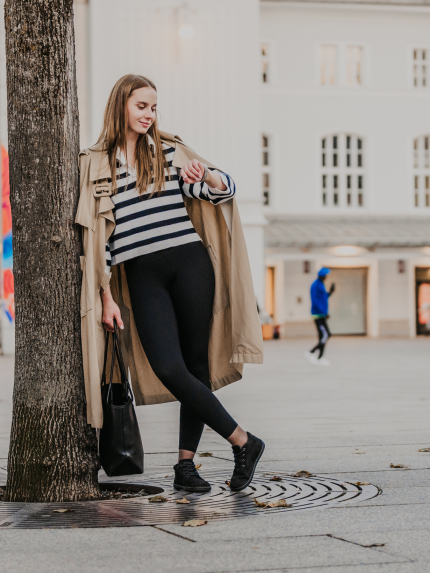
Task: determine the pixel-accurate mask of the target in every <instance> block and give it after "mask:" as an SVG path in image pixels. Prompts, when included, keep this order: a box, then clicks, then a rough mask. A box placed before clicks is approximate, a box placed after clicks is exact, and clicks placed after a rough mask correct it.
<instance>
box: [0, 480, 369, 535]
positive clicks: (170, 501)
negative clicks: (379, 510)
mask: <svg viewBox="0 0 430 573" xmlns="http://www.w3.org/2000/svg"><path fill="white" fill-rule="evenodd" d="M230 471H231V470H227V471H226V470H212V471H211V470H207V471H201V472H200V473H201V475H202V476H203V477H204V478H205V479H206V480H208V481H209V482H210V483H211V484H212V491H210V492H209V493H187V492H184V491H176V490H175V489H174V488H173V486H172V479H173V474H170V475H169V476H166V475H165V474H159V475H152V476H145V477H144V476H131V477H130V478H128V479H127V478H123V479H121V478H116V479H115V480H113V479H112V480H110V481H111V482H113V481H115V482H116V483H118V482H121V483H124V484H125V483H127V481H128V482H129V483H131V482H132V483H133V484H136V485H140V484H141V485H142V487H144V486H146V487H147V488H148V492H150V491H151V489H152V488H154V489H152V491H155V488H158V489H157V491H160V488H161V489H162V490H163V493H162V495H163V497H165V498H166V499H167V501H165V502H162V503H151V501H150V497H142V498H139V499H124V500H112V501H86V502H65V503H0V528H2V529H5V528H7V529H9V528H18V529H42V528H43V529H46V528H84V527H136V526H144V525H161V524H163V523H174V522H183V521H187V520H190V519H207V520H211V519H229V518H240V517H247V516H253V515H265V514H266V515H267V514H268V513H269V512H270V513H274V512H276V513H278V512H294V511H301V510H305V509H317V508H323V507H335V506H338V507H339V506H341V505H345V504H349V503H357V502H362V501H366V500H368V499H371V498H373V497H376V496H377V495H379V493H380V491H379V489H378V488H377V487H376V486H374V485H361V486H360V485H356V484H354V483H351V482H348V481H343V480H339V479H336V478H330V477H320V476H312V477H294V476H291V475H288V474H285V473H279V472H267V473H263V472H256V474H255V477H254V480H253V482H252V484H251V486H249V487H248V488H246V489H245V490H244V491H241V492H232V491H230V489H229V487H228V485H226V483H225V479H226V476H227V475H229V472H230ZM274 476H278V477H279V478H280V479H281V481H271V480H272V478H273V477H274ZM108 481H109V480H108V479H106V482H108ZM184 497H185V498H186V499H187V500H188V501H189V502H190V503H185V504H178V503H176V502H177V501H179V500H181V499H183V498H184ZM284 499H285V501H286V504H288V506H290V507H276V508H270V507H262V506H258V505H257V504H256V503H255V500H257V501H258V502H259V503H260V504H261V503H263V502H264V503H265V504H268V503H274V502H277V501H279V500H284ZM58 509H68V510H70V511H68V512H64V513H58V511H56V510H58Z"/></svg>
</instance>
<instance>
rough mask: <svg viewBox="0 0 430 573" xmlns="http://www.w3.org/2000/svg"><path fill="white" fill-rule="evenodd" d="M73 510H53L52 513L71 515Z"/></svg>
mask: <svg viewBox="0 0 430 573" xmlns="http://www.w3.org/2000/svg"><path fill="white" fill-rule="evenodd" d="M72 512H73V509H54V510H53V513H72Z"/></svg>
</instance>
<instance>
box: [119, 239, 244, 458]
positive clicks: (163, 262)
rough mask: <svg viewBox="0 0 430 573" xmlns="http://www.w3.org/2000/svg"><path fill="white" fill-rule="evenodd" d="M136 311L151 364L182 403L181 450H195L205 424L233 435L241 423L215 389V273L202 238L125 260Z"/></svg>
mask: <svg viewBox="0 0 430 573" xmlns="http://www.w3.org/2000/svg"><path fill="white" fill-rule="evenodd" d="M125 271H126V274H127V283H128V288H129V291H130V298H131V305H132V308H133V315H134V319H135V321H136V327H137V331H138V333H139V338H140V341H141V343H142V346H143V349H144V351H145V354H146V356H147V358H148V360H149V363H150V365H151V368H152V369H153V371H154V373H155V374H156V376H157V377H158V378H159V379H160V380H161V382H162V383H163V384H164V386H165V387H166V388H167V389H168V390H169V391H170V392H171V393H172V394H173V396H175V398H176V399H177V400H179V402H180V403H181V414H180V427H179V448H180V449H183V450H189V451H192V452H195V451H196V450H197V446H198V444H199V441H200V438H201V435H202V432H203V426H204V424H207V425H208V426H209V427H210V428H212V429H213V430H214V431H215V432H217V433H218V434H219V435H220V436H222V437H223V438H228V437H229V436H230V435H231V434H232V433H233V432H234V430H235V429H236V427H237V423H236V422H235V421H234V420H233V418H232V417H231V416H230V414H229V413H228V412H227V411H226V410H225V408H224V407H223V406H222V405H221V403H220V402H219V400H218V399H217V398H216V397H215V396H214V394H213V393H212V391H211V385H210V382H209V358H208V346H209V328H210V322H211V319H212V307H213V299H214V292H215V275H214V271H213V267H212V263H211V260H210V258H209V255H208V253H207V251H206V249H205V248H204V246H203V244H202V243H201V242H194V243H189V244H187V245H182V246H179V247H173V248H170V249H165V250H162V251H157V252H156V253H151V254H149V255H143V256H141V257H136V258H134V259H131V260H130V261H127V262H126V263H125Z"/></svg>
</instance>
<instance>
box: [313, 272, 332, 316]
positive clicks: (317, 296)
mask: <svg viewBox="0 0 430 573" xmlns="http://www.w3.org/2000/svg"><path fill="white" fill-rule="evenodd" d="M329 296H330V294H329V293H328V292H327V291H326V288H325V285H324V283H323V282H322V281H321V280H320V279H316V280H315V281H314V282H313V283H312V286H311V302H312V308H311V314H313V315H317V314H318V315H320V316H327V315H328V298H329Z"/></svg>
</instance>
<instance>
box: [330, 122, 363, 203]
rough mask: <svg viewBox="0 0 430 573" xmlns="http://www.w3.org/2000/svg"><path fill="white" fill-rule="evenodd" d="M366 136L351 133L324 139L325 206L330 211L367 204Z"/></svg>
mask: <svg viewBox="0 0 430 573" xmlns="http://www.w3.org/2000/svg"><path fill="white" fill-rule="evenodd" d="M364 153H365V149H364V140H363V138H362V137H360V136H357V135H352V134H348V133H338V134H333V135H327V136H326V137H323V138H322V139H321V149H320V161H321V163H320V165H321V203H322V206H323V207H327V208H330V207H331V208H337V209H339V208H345V209H354V208H356V209H361V208H363V207H364V205H365V196H364V193H365V177H364V168H365V157H364Z"/></svg>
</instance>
